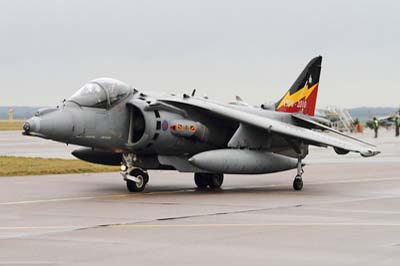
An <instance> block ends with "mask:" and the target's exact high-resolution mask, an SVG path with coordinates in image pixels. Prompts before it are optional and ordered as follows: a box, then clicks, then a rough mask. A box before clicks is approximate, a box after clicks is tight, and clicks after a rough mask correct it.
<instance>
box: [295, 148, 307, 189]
mask: <svg viewBox="0 0 400 266" xmlns="http://www.w3.org/2000/svg"><path fill="white" fill-rule="evenodd" d="M303 173H304V170H303V164H302V162H301V156H300V155H299V158H298V160H297V175H296V177H295V178H294V181H293V189H294V190H296V191H299V190H302V189H303V178H302V175H303Z"/></svg>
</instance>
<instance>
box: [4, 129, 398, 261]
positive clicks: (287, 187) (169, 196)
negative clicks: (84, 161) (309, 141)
mask: <svg viewBox="0 0 400 266" xmlns="http://www.w3.org/2000/svg"><path fill="white" fill-rule="evenodd" d="M369 133H370V132H367V133H366V134H364V135H362V136H361V137H362V138H363V139H366V140H368V141H370V142H374V143H375V144H377V145H378V148H379V149H381V150H382V152H383V153H382V154H381V155H378V157H375V158H367V159H366V158H361V157H360V156H359V155H346V156H339V155H335V154H334V152H332V151H330V150H325V149H312V150H311V154H310V156H309V157H308V158H307V159H308V161H307V164H308V165H307V166H306V167H305V174H304V176H303V178H304V188H303V190H302V191H293V190H292V180H293V177H294V176H295V171H287V172H282V173H278V174H270V175H256V176H245V175H226V176H225V181H224V186H223V188H222V189H221V190H216V191H201V190H196V189H195V186H194V182H193V177H192V175H191V174H182V173H176V172H167V171H151V172H150V183H149V184H148V186H147V187H146V190H145V192H144V193H139V194H129V193H127V191H126V188H125V183H124V182H123V181H122V177H121V176H120V175H119V174H118V173H104V174H79V175H52V176H30V177H1V178H0V265H124V264H130V265H400V164H399V163H400V139H399V138H397V139H396V138H394V137H393V136H392V134H391V133H390V132H387V133H385V132H383V133H382V137H381V138H380V139H378V140H374V139H371V137H370V134H369ZM18 138H19V137H18V134H17V132H14V133H13V134H12V133H10V134H9V135H7V136H5V134H0V151H1V154H7V155H21V154H22V155H26V156H42V157H46V156H45V155H49V154H52V155H54V154H58V155H59V156H55V157H68V156H67V154H69V151H67V150H65V145H62V144H57V143H53V142H50V141H47V142H46V143H47V144H46V145H49V146H46V145H38V146H35V145H32V146H29V145H28V146H24V145H23V144H22V143H20V144H21V145H20V146H17V145H14V146H13V145H10V146H9V147H10V149H8V151H6V152H5V151H4V148H5V147H6V145H8V144H10V143H12V141H16V142H18V143H19V141H18ZM21 141H27V142H28V141H30V142H36V141H37V139H30V138H26V140H25V139H24V140H21ZM39 141H42V140H39ZM5 142H7V143H5ZM52 145H56V146H57V147H55V146H52ZM58 145H59V146H58ZM27 147H28V148H27ZM32 147H34V149H32ZM70 149H73V148H72V147H71V148H70ZM48 150H50V151H49V152H48ZM62 155H63V156H62Z"/></svg>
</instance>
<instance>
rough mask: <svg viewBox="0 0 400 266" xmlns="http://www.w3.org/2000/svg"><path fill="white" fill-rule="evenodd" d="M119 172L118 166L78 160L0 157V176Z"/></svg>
mask: <svg viewBox="0 0 400 266" xmlns="http://www.w3.org/2000/svg"><path fill="white" fill-rule="evenodd" d="M116 171H119V167H118V166H104V165H98V164H92V163H88V162H84V161H80V160H67V159H48V158H37V157H15V156H0V176H26V175H52V174H78V173H101V172H116Z"/></svg>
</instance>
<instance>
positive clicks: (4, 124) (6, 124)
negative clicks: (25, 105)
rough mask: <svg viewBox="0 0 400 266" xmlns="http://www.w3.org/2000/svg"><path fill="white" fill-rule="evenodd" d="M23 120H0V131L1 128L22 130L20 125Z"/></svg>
mask: <svg viewBox="0 0 400 266" xmlns="http://www.w3.org/2000/svg"><path fill="white" fill-rule="evenodd" d="M23 124H24V121H22V120H13V121H9V120H0V131H1V130H22V125H23Z"/></svg>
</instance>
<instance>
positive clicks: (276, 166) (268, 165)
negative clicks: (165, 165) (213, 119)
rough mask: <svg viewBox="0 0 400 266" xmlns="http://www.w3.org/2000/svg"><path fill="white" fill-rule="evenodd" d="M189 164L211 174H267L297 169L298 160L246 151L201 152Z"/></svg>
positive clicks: (269, 153) (274, 154) (267, 153)
mask: <svg viewBox="0 0 400 266" xmlns="http://www.w3.org/2000/svg"><path fill="white" fill-rule="evenodd" d="M189 162H190V163H191V164H193V165H194V166H196V167H198V168H201V169H204V170H207V171H209V172H214V173H226V174H267V173H274V172H279V171H285V170H290V169H294V168H296V167H297V160H295V159H293V158H290V157H287V156H283V155H280V154H276V153H272V152H266V151H256V150H244V149H242V150H241V149H221V150H212V151H206V152H201V153H198V154H196V155H194V156H193V157H191V158H190V159H189Z"/></svg>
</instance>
